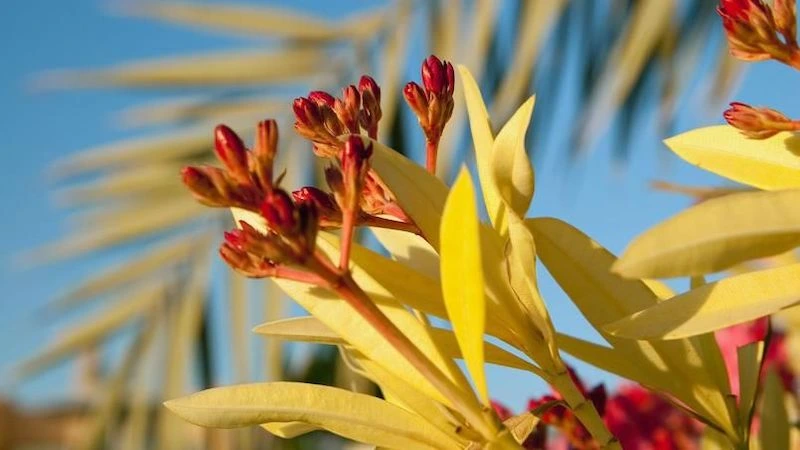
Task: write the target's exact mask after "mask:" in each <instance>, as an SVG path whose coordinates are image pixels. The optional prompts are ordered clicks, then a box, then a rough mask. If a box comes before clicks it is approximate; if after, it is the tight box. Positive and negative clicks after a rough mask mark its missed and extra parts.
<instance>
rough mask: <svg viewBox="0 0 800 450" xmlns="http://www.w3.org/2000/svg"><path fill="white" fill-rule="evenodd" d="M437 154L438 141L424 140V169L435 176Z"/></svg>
mask: <svg viewBox="0 0 800 450" xmlns="http://www.w3.org/2000/svg"><path fill="white" fill-rule="evenodd" d="M438 153H439V139H435V140H428V139H426V140H425V168H426V169H427V170H428V172H429V173H431V174H432V175H436V156H437V154H438Z"/></svg>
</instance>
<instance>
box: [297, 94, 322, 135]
mask: <svg viewBox="0 0 800 450" xmlns="http://www.w3.org/2000/svg"><path fill="white" fill-rule="evenodd" d="M292 109H293V110H294V117H295V120H296V121H297V124H301V125H303V126H305V127H308V128H314V127H316V126H318V125H319V123H320V122H322V115H321V114H320V111H319V105H317V104H316V103H314V102H312V101H311V100H309V99H307V98H303V97H299V98H296V99H295V100H294V103H293V104H292ZM295 126H297V125H295Z"/></svg>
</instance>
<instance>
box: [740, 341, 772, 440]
mask: <svg viewBox="0 0 800 450" xmlns="http://www.w3.org/2000/svg"><path fill="white" fill-rule="evenodd" d="M764 348H765V344H764V341H757V342H752V343H750V344H747V345H745V346H742V347H739V348H738V349H737V356H738V361H739V419H740V420H741V421H742V423H743V424H744V425H745V426H746V428H745V429H748V430H749V429H750V426H749V425H750V421H751V420H752V418H753V413H754V412H755V411H754V408H755V403H756V394H757V392H758V382H759V375H760V374H761V365H762V363H763V361H764Z"/></svg>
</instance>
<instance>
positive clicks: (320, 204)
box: [292, 186, 342, 223]
mask: <svg viewBox="0 0 800 450" xmlns="http://www.w3.org/2000/svg"><path fill="white" fill-rule="evenodd" d="M292 197H294V201H295V203H297V204H299V203H302V202H311V203H313V204H314V206H316V208H317V211H318V212H319V216H320V217H321V218H323V219H325V220H326V221H328V222H334V223H339V222H341V216H342V212H341V210H340V209H339V206H338V205H336V200H335V199H334V198H333V196H332V195H331V194H329V193H327V192H325V191H323V190H321V189H317V188H315V187H313V186H305V187H302V188H300V189H298V190H296V191H294V192H292Z"/></svg>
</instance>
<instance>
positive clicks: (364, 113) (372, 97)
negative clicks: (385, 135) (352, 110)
mask: <svg viewBox="0 0 800 450" xmlns="http://www.w3.org/2000/svg"><path fill="white" fill-rule="evenodd" d="M358 90H359V92H361V104H362V108H361V115H360V116H359V122H360V123H361V126H362V127H363V128H364V129H365V130H367V134H368V135H369V137H371V138H372V139H376V138H377V136H378V123H379V122H380V120H381V117H382V115H383V113H382V112H381V88H380V87H378V83H376V82H375V80H373V79H372V77H370V76H367V75H364V76H362V77H361V80H359V82H358Z"/></svg>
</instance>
